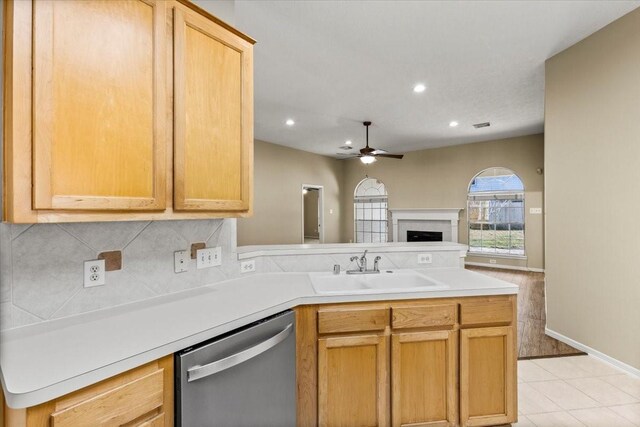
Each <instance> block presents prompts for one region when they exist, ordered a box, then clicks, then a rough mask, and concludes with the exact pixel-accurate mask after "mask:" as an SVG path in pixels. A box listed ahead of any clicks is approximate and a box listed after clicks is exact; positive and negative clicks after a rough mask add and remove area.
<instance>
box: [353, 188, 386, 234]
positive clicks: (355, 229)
mask: <svg viewBox="0 0 640 427" xmlns="http://www.w3.org/2000/svg"><path fill="white" fill-rule="evenodd" d="M370 179H372V180H375V181H376V182H379V183H380V184H382V186H383V187H384V195H377V196H372V197H370V198H369V199H376V198H379V199H380V203H385V204H386V206H385V208H384V210H385V219H384V220H380V222H384V228H385V230H384V232H376V233H373V232H372V231H364V230H363V231H362V233H363V236H364V235H365V234H371V235H373V234H380V235H384V241H380V242H373V239H370V240H371V241H370V242H367V241H366V239H363V240H365V241H363V242H358V226H357V222H358V209H357V206H356V204H357V203H358V201H357V198H358V195H357V193H358V189H359V188H360V186H361V185H362V184H363V183H364V182H365V181H367V180H370ZM361 197H362V196H361ZM362 198H363V199H366V197H362ZM352 202H353V242H354V243H388V242H389V192H388V191H387V186H386V184H385V183H384V182H382V181H381V180H380V179H378V178H371V177H366V178H364V179H362V180H360V181H359V182H358V184H356V186H355V188H354V190H353V199H352ZM359 203H363V202H359ZM369 203H373V202H369ZM372 221H373V220H372Z"/></svg>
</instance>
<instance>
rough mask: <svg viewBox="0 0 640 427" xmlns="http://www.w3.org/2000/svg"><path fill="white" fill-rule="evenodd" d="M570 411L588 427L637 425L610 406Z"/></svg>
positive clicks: (632, 426) (627, 426) (626, 426)
mask: <svg viewBox="0 0 640 427" xmlns="http://www.w3.org/2000/svg"><path fill="white" fill-rule="evenodd" d="M569 413H570V414H571V415H573V416H574V417H576V418H577V419H578V420H579V421H580V422H581V423H582V424H584V425H586V426H587V427H635V426H634V424H632V423H631V422H630V421H629V420H627V419H625V418H623V417H621V416H620V415H618V414H616V413H615V412H613V411H612V410H611V409H609V408H590V409H577V410H575V411H569Z"/></svg>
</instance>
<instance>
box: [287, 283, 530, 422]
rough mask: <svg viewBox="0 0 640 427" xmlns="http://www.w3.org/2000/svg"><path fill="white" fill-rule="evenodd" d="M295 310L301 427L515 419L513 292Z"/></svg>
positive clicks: (323, 306) (514, 306)
mask: <svg viewBox="0 0 640 427" xmlns="http://www.w3.org/2000/svg"><path fill="white" fill-rule="evenodd" d="M296 311H297V312H298V316H297V326H296V328H297V329H298V331H299V332H300V333H299V334H298V335H297V349H298V354H297V366H298V426H300V427H302V426H304V427H315V426H322V427H336V426H349V427H365V426H366V427H373V426H379V427H387V426H393V427H417V426H424V427H457V426H461V427H466V426H470V427H472V426H495V425H501V424H509V423H513V422H516V421H517V412H518V411H517V387H516V369H517V364H516V360H517V354H516V351H515V350H516V343H515V336H516V335H517V334H516V330H515V325H516V296H506V295H505V296H491V297H468V298H443V299H431V300H414V301H384V302H375V303H373V302H372V303H346V304H331V305H320V306H317V307H316V306H311V307H299V308H297V309H296ZM316 381H317V386H316Z"/></svg>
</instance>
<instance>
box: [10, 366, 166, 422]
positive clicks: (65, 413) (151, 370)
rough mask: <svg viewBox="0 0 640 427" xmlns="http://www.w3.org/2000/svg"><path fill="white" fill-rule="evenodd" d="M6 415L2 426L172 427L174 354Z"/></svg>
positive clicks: (14, 410) (13, 410) (11, 411)
mask: <svg viewBox="0 0 640 427" xmlns="http://www.w3.org/2000/svg"><path fill="white" fill-rule="evenodd" d="M4 415H5V420H4V421H5V426H6V427H96V426H103V427H111V426H124V427H171V426H173V422H174V420H173V356H172V355H171V356H167V357H165V358H162V359H159V360H156V361H154V362H151V363H148V364H146V365H143V366H140V367H138V368H135V369H132V370H130V371H127V372H125V373H123V374H120V375H117V376H115V377H112V378H109V379H106V380H104V381H102V382H99V383H97V384H94V385H91V386H89V387H86V388H83V389H81V390H78V391H75V392H73V393H70V394H68V395H65V396H62V397H59V398H57V399H54V400H51V401H49V402H46V403H43V404H41V405H37V406H33V407H31V408H26V409H10V408H5V414H4Z"/></svg>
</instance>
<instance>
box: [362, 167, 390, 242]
mask: <svg viewBox="0 0 640 427" xmlns="http://www.w3.org/2000/svg"><path fill="white" fill-rule="evenodd" d="M353 218H354V236H355V241H356V243H379V242H386V241H387V228H388V227H387V225H388V224H387V190H386V188H385V187H384V184H383V183H382V181H380V180H377V179H375V178H365V179H363V180H362V181H360V183H359V184H358V185H357V186H356V189H355V191H354V193H353Z"/></svg>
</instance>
